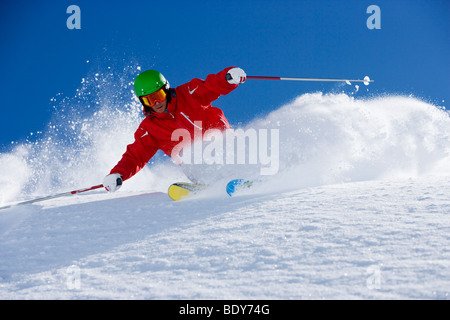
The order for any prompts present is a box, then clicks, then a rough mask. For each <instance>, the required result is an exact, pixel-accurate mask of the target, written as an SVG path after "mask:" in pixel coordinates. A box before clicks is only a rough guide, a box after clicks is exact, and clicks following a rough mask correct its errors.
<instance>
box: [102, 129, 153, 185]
mask: <svg viewBox="0 0 450 320" xmlns="http://www.w3.org/2000/svg"><path fill="white" fill-rule="evenodd" d="M134 139H135V140H134V142H133V143H132V144H129V145H128V146H127V150H126V152H125V153H124V154H123V155H122V159H121V160H120V161H119V162H118V163H117V165H116V166H115V167H114V168H113V169H112V170H111V172H110V173H118V174H120V175H121V176H122V178H123V180H124V181H125V180H128V179H129V178H131V177H132V176H134V175H135V174H136V173H138V172H139V171H140V170H141V169H142V168H143V167H144V166H145V165H146V164H147V162H148V161H149V160H150V159H151V158H152V157H153V156H154V155H155V153H156V151H158V148H157V147H156V146H155V143H154V140H153V138H152V136H151V135H150V134H149V133H148V132H147V131H146V130H145V129H144V128H143V127H142V126H140V127H139V128H138V129H137V130H136V132H135V134H134Z"/></svg>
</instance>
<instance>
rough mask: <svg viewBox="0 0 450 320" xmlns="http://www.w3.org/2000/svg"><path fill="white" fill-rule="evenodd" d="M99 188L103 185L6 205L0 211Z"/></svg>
mask: <svg viewBox="0 0 450 320" xmlns="http://www.w3.org/2000/svg"><path fill="white" fill-rule="evenodd" d="M101 187H103V185H102V184H99V185H97V186H93V187H90V188H85V189H79V190H73V191H68V192H63V193H59V194H55V195H51V196H47V197H43V198H37V199H33V200H27V201H23V202H19V203H16V204H11V205H8V206H4V207H0V210H3V209H8V208H11V207H15V206H19V205H24V204H31V203H35V202H40V201H45V200H50V199H55V198H60V197H65V196H70V195H72V194H77V193H82V192H86V191H90V190H95V189H99V188H101Z"/></svg>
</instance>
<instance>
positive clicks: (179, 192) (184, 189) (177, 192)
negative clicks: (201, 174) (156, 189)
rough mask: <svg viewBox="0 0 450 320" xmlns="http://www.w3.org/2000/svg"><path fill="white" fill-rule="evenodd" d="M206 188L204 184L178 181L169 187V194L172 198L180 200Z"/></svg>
mask: <svg viewBox="0 0 450 320" xmlns="http://www.w3.org/2000/svg"><path fill="white" fill-rule="evenodd" d="M204 188H205V186H204V185H201V184H194V183H187V182H178V183H174V184H172V185H171V186H170V187H169V190H168V195H169V197H170V198H171V199H172V200H175V201H179V200H181V199H183V198H185V197H187V196H189V195H192V194H195V193H197V192H199V191H201V190H203V189H204Z"/></svg>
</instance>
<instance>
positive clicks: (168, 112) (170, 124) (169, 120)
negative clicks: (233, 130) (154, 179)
mask: <svg viewBox="0 0 450 320" xmlns="http://www.w3.org/2000/svg"><path fill="white" fill-rule="evenodd" d="M245 80H246V74H245V72H244V71H243V70H242V69H240V68H234V67H230V68H226V69H224V70H222V71H221V72H219V73H217V74H210V75H208V76H207V77H206V79H205V80H201V79H193V80H191V81H190V82H188V83H185V84H183V85H181V86H178V87H176V88H170V86H169V82H168V81H167V80H166V79H165V78H164V76H163V75H162V74H161V73H159V72H158V71H155V70H147V71H144V72H142V73H141V74H139V75H138V77H137V78H136V80H135V83H134V91H135V93H136V95H137V96H138V98H139V100H140V101H141V103H142V105H143V107H144V114H145V116H146V117H145V119H144V120H143V121H142V122H141V124H140V125H139V128H138V129H137V130H136V132H135V134H134V138H135V141H134V142H133V143H132V144H130V145H128V147H127V150H126V152H125V153H124V154H123V156H122V159H121V160H120V161H119V162H118V163H117V165H116V166H115V167H114V168H113V169H112V170H111V172H110V174H109V175H107V176H106V177H105V179H104V181H103V186H104V187H105V189H106V190H108V191H110V192H114V191H116V190H118V189H119V188H120V186H121V185H122V182H123V181H125V180H127V179H129V178H131V177H132V176H134V175H135V174H136V173H137V172H138V171H139V170H141V169H142V168H143V167H144V166H145V165H146V164H147V162H148V161H149V160H150V159H151V158H152V157H153V156H154V155H155V153H156V152H157V151H158V150H159V149H161V150H162V151H163V152H164V153H165V154H167V155H168V156H171V154H172V150H173V149H174V147H175V146H176V145H177V144H178V143H179V141H173V140H172V133H173V132H174V131H175V130H177V129H185V130H187V131H188V132H189V133H190V134H191V136H192V137H194V136H195V132H196V131H197V132H198V131H199V130H201V132H202V134H203V133H205V132H206V130H208V129H219V130H225V129H228V128H229V127H230V125H229V124H228V121H227V119H226V118H225V116H224V114H223V112H222V110H220V109H219V108H215V107H213V106H211V103H212V102H213V101H214V100H216V99H217V98H219V97H220V96H221V95H224V94H228V93H230V92H231V91H233V90H234V89H236V88H237V86H238V85H239V84H240V83H243V82H245Z"/></svg>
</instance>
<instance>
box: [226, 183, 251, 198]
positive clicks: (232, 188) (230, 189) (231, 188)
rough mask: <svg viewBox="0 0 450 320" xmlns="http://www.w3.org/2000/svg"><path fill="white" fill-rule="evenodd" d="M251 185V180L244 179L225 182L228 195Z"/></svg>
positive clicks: (232, 194)
mask: <svg viewBox="0 0 450 320" xmlns="http://www.w3.org/2000/svg"><path fill="white" fill-rule="evenodd" d="M252 185H253V181H251V180H245V179H234V180H231V181H230V182H228V183H227V187H226V191H227V193H228V195H229V196H230V197H232V196H234V195H236V194H237V193H239V192H241V191H244V190H246V189H248V188H250V187H251V186H252Z"/></svg>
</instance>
